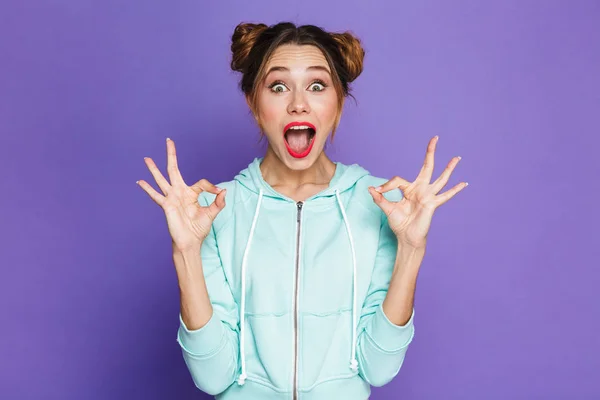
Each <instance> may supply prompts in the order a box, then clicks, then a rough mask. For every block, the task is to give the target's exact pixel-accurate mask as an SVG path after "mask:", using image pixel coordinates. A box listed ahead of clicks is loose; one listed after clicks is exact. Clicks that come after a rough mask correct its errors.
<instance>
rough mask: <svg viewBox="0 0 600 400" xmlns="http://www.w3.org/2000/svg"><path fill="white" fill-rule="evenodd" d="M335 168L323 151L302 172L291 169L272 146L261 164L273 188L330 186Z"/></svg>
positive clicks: (264, 177) (263, 173) (266, 178)
mask: <svg viewBox="0 0 600 400" xmlns="http://www.w3.org/2000/svg"><path fill="white" fill-rule="evenodd" d="M335 168H336V166H335V163H334V162H333V161H331V160H330V159H329V158H328V157H327V155H326V154H325V152H323V151H322V152H321V154H319V157H318V158H317V160H316V161H315V162H314V163H313V164H312V165H311V166H310V167H308V168H306V169H301V170H294V169H290V168H289V167H288V166H287V165H285V164H284V163H283V162H282V161H281V160H280V159H279V157H277V155H276V154H275V152H274V151H273V149H272V148H271V146H269V147H268V149H267V153H266V154H265V156H264V158H263V160H262V162H261V164H260V170H261V173H262V176H263V179H264V180H265V182H267V183H268V184H269V185H271V186H272V187H276V186H279V187H282V186H283V187H287V188H291V189H296V188H299V187H301V186H302V185H310V184H313V185H324V184H328V183H329V181H331V178H333V174H334V173H335Z"/></svg>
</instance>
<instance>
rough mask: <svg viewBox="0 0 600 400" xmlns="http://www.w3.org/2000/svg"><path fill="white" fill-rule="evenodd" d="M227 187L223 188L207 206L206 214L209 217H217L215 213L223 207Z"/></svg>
mask: <svg viewBox="0 0 600 400" xmlns="http://www.w3.org/2000/svg"><path fill="white" fill-rule="evenodd" d="M226 192H227V189H223V190H222V191H220V192H219V194H217V196H216V197H215V199H214V200H213V202H212V203H211V204H210V205H209V206H208V214H209V215H210V217H211V220H213V221H214V219H215V218H216V217H217V215H218V214H219V213H220V212H221V210H223V208H225V193H226Z"/></svg>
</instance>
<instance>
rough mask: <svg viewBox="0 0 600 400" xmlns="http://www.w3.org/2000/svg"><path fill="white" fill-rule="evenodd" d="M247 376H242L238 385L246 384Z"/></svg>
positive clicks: (244, 374)
mask: <svg viewBox="0 0 600 400" xmlns="http://www.w3.org/2000/svg"><path fill="white" fill-rule="evenodd" d="M246 376H247V375H246V373H243V374H241V375H240V377H239V378H238V380H237V383H238V385H240V386H242V385H243V384H244V382H245V381H246Z"/></svg>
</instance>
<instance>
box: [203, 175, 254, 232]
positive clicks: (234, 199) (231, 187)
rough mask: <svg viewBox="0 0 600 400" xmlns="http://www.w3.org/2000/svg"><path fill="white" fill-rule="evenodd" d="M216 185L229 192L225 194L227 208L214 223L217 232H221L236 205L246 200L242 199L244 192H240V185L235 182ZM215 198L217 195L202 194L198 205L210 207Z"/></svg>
mask: <svg viewBox="0 0 600 400" xmlns="http://www.w3.org/2000/svg"><path fill="white" fill-rule="evenodd" d="M214 185H215V186H217V187H219V188H221V189H226V190H227V193H225V208H223V209H222V210H221V212H220V213H219V214H218V215H217V217H216V218H215V220H214V221H213V225H214V228H215V231H219V230H220V227H222V226H223V225H225V223H226V222H227V221H228V220H229V219H230V217H231V216H232V214H233V210H234V208H235V204H237V203H239V202H241V201H244V199H242V196H241V194H242V193H241V192H242V191H240V190H239V185H238V184H237V183H236V181H235V180H230V181H224V182H219V183H215V184H214ZM215 197H217V196H216V195H215V194H212V193H209V192H201V193H200V194H199V195H198V203H199V204H200V205H201V206H203V207H206V206H209V205H210V204H212V202H213V201H215Z"/></svg>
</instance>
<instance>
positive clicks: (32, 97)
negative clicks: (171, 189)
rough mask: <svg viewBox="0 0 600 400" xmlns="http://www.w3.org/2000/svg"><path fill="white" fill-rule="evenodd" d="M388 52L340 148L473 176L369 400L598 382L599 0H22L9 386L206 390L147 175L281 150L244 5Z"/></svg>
mask: <svg viewBox="0 0 600 400" xmlns="http://www.w3.org/2000/svg"><path fill="white" fill-rule="evenodd" d="M281 20H291V21H293V22H296V23H300V24H303V23H312V24H316V25H320V26H322V27H324V28H325V29H328V30H333V31H341V30H352V31H353V32H354V33H356V34H357V35H358V36H359V37H360V38H362V40H363V42H364V47H365V48H366V51H367V56H366V59H365V70H364V73H363V75H362V76H360V77H359V79H358V80H357V81H356V82H355V84H354V94H355V96H356V98H357V100H358V104H354V102H352V101H348V102H347V104H346V107H345V110H344V116H343V117H342V121H341V125H340V129H339V131H338V134H337V135H338V136H337V137H336V140H335V142H334V144H333V145H331V146H330V147H329V149H328V152H329V155H330V157H331V158H332V159H334V160H339V161H342V162H345V163H354V162H356V163H359V164H361V165H363V166H365V167H366V168H367V169H369V170H370V171H371V172H372V173H373V174H375V175H379V176H384V177H392V176H393V175H400V176H403V177H405V178H407V179H411V180H412V179H414V177H415V176H416V174H417V173H418V171H419V169H420V168H421V165H422V162H423V157H424V154H425V147H426V144H427V141H428V140H429V138H430V137H432V136H434V135H436V134H439V135H440V142H439V145H438V151H437V154H436V167H435V175H434V177H437V176H438V175H439V173H441V171H442V170H443V168H444V167H445V165H446V163H447V162H448V161H449V160H450V159H451V158H452V157H453V156H456V155H460V156H462V157H463V159H462V161H461V162H460V163H459V166H458V167H457V169H456V171H455V172H454V174H453V176H452V178H451V181H450V182H449V185H448V186H447V187H451V186H453V185H454V184H456V183H458V182H461V181H468V182H469V183H470V186H469V187H467V188H466V189H465V190H463V191H462V192H461V193H459V194H458V195H457V196H456V197H455V198H454V199H452V200H451V201H450V202H449V203H446V204H445V205H444V206H442V207H441V208H440V209H438V211H437V212H436V215H435V217H434V221H433V225H432V229H431V232H430V240H429V246H428V253H427V255H426V257H425V260H424V262H423V266H422V269H421V272H420V275H419V283H418V287H417V298H416V313H417V316H416V317H415V323H416V336H415V339H414V342H413V344H412V345H411V348H410V349H409V351H408V354H407V358H406V362H405V364H404V366H403V368H402V369H401V371H400V373H399V375H398V376H397V377H396V379H395V380H394V381H393V382H391V383H390V384H388V385H387V386H385V387H383V388H374V389H373V395H372V396H371V399H598V398H600V380H598V373H599V372H600V357H599V355H600V339H599V338H600V335H599V334H598V331H599V329H600V307H599V304H600V300H599V299H598V294H597V293H598V284H599V283H600V274H599V272H598V267H599V266H600V265H599V264H600V263H599V262H598V259H599V256H600V254H599V248H600V240H599V237H600V235H599V234H598V232H597V229H598V228H597V226H598V224H599V223H600V218H599V212H598V199H599V197H598V194H599V193H600V191H599V190H598V189H599V187H598V186H599V179H598V175H599V173H600V169H599V167H598V163H599V161H598V152H597V146H598V145H599V144H600V139H599V138H598V135H599V133H600V129H599V128H600V95H599V93H600V76H599V75H600V40H599V39H600V2H598V1H566V0H564V1H533V0H529V1H517V0H513V1H498V2H482V1H476V0H472V1H454V2H448V1H441V0H440V1H411V2H396V1H387V2H370V3H368V2H366V1H356V2H349V1H302V2H288V3H286V2H283V1H261V2H256V1H253V2H242V1H240V2H230V1H220V2H218V5H217V2H200V1H190V0H187V1H127V2H125V1H107V0H104V1H90V0H87V1H84V0H77V1H74V0H72V1H65V0H63V1H58V0H54V1H49V0H48V1H36V2H33V1H18V0H13V1H2V3H0V132H1V134H2V142H3V143H2V146H0V152H1V153H0V157H1V160H2V172H1V173H2V179H1V183H2V186H1V187H2V196H1V199H2V200H1V207H0V227H1V229H2V245H1V249H2V250H1V263H2V268H1V271H2V275H1V279H0V304H1V305H2V319H1V321H2V329H1V334H2V337H1V341H0V397H1V398H3V399H91V400H96V399H172V398H177V399H207V398H209V396H206V395H204V394H202V393H201V392H200V391H198V390H197V389H196V388H195V387H194V384H193V382H192V380H191V378H190V376H189V373H188V372H187V369H186V367H185V364H184V361H183V358H182V356H181V352H180V349H179V346H178V344H177V343H176V341H175V338H176V331H177V327H178V311H179V297H178V294H179V293H178V288H177V280H176V275H175V270H174V267H173V263H172V259H171V243H170V240H169V235H168V231H167V226H166V222H165V217H164V213H163V212H162V210H161V209H160V208H159V207H158V206H157V205H156V204H154V203H153V202H152V200H151V199H150V198H149V197H148V196H147V195H146V194H145V193H144V192H143V190H142V189H141V188H139V187H138V186H137V185H136V184H135V181H136V180H138V179H145V180H147V181H149V182H152V183H153V185H154V187H155V188H156V183H155V182H153V180H152V177H151V175H150V173H149V171H148V170H147V169H146V167H145V164H144V162H143V157H144V156H150V157H152V158H153V159H154V160H155V161H156V162H157V164H158V165H159V167H160V168H161V169H162V171H163V172H164V171H165V166H166V153H165V138H166V137H167V136H169V137H171V138H173V139H174V140H175V143H176V145H177V148H178V154H179V163H180V167H181V170H182V174H183V176H184V178H185V179H186V180H187V182H188V183H189V184H191V183H193V182H195V181H197V180H198V179H200V178H203V177H205V178H208V179H209V180H211V181H213V182H214V183H217V182H220V181H223V180H230V179H231V178H232V177H233V176H234V175H235V173H236V172H238V171H239V170H241V169H242V168H244V167H245V166H246V165H247V164H248V163H249V162H250V161H251V160H252V159H253V158H254V157H255V156H259V155H262V154H263V152H264V144H257V138H258V131H257V128H256V127H255V126H254V124H253V120H252V118H251V116H250V114H249V111H248V109H247V106H246V104H245V102H244V99H243V97H242V95H241V93H240V92H239V91H238V89H237V81H238V79H239V76H238V75H237V74H235V73H233V72H232V71H231V70H230V69H229V67H228V62H229V59H230V53H229V44H230V36H231V33H232V32H233V28H234V27H235V25H236V24H237V23H239V22H241V21H252V22H266V23H268V24H273V23H276V22H279V21H281Z"/></svg>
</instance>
